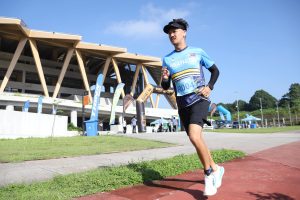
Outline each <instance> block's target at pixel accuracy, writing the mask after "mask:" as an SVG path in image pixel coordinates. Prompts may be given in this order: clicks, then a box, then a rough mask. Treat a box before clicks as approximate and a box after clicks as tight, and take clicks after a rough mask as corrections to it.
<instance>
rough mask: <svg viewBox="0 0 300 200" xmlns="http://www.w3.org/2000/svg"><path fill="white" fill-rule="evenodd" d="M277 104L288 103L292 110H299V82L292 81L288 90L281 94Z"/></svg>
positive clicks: (282, 105)
mask: <svg viewBox="0 0 300 200" xmlns="http://www.w3.org/2000/svg"><path fill="white" fill-rule="evenodd" d="M279 105H280V106H281V107H288V105H290V107H291V109H292V110H293V111H294V112H299V111H300V84H299V83H293V84H291V86H290V88H289V92H288V93H286V94H285V95H283V96H282V98H281V99H280V102H279Z"/></svg>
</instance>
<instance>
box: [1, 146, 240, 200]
mask: <svg viewBox="0 0 300 200" xmlns="http://www.w3.org/2000/svg"><path fill="white" fill-rule="evenodd" d="M212 156H213V158H214V160H215V161H216V162H217V163H222V162H225V161H228V160H232V159H235V158H239V157H243V156H244V153H242V152H240V151H233V150H218V151H213V152H212ZM199 168H202V166H201V165H200V164H199V159H198V157H197V155H196V154H193V155H180V156H175V157H173V158H168V159H163V160H155V161H147V162H141V163H137V164H134V163H132V164H129V165H126V166H119V167H109V168H100V169H97V170H91V171H88V172H84V173H77V174H71V175H66V176H58V177H56V178H54V179H52V180H49V181H45V182H39V183H33V184H30V185H27V184H18V185H10V186H7V187H2V188H0V199H1V200H7V199H15V200H21V199H30V200H35V199H36V200H40V199H47V200H52V199H53V200H63V199H72V198H74V197H80V196H84V195H89V194H94V193H97V192H103V191H110V190H114V189H118V188H121V187H125V186H132V185H136V184H140V183H144V182H148V181H152V180H161V179H163V178H165V177H169V176H174V175H178V174H182V173H184V172H187V171H191V170H195V169H199ZM202 178H203V177H200V176H199V180H201V179H202Z"/></svg>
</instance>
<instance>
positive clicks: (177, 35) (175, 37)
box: [168, 28, 186, 45]
mask: <svg viewBox="0 0 300 200" xmlns="http://www.w3.org/2000/svg"><path fill="white" fill-rule="evenodd" d="M168 34H169V39H170V41H171V43H172V44H173V45H177V44H180V43H182V42H184V41H185V35H186V31H185V30H183V29H180V28H177V29H175V28H172V29H170V30H169V33H168Z"/></svg>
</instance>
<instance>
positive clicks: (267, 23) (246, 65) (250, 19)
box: [0, 0, 300, 107]
mask: <svg viewBox="0 0 300 200" xmlns="http://www.w3.org/2000/svg"><path fill="white" fill-rule="evenodd" d="M0 16H4V17H13V18H19V19H22V20H23V21H24V22H25V24H26V25H27V26H28V28H30V29H36V30H43V31H54V32H61V33H68V34H75V35H81V36H82V40H83V41H84V42H91V43H99V44H106V45H110V46H117V47H125V48H127V51H128V52H130V53H138V54H142V55H149V56H156V57H161V58H162V57H163V56H165V55H166V54H168V53H169V52H171V51H172V50H173V49H174V48H173V46H172V45H171V43H170V42H169V39H168V37H167V35H166V34H165V33H164V32H163V31H162V29H163V27H164V25H165V24H167V23H168V22H169V21H171V20H172V19H174V18H184V19H186V20H187V21H188V23H189V25H190V27H189V29H188V32H187V44H188V45H189V46H193V47H199V48H202V49H203V50H204V51H205V52H206V53H207V54H208V55H209V56H210V57H211V58H212V60H214V61H215V64H216V65H217V66H218V68H219V70H220V77H219V79H218V81H217V83H216V85H215V89H214V90H213V92H212V95H211V99H212V102H215V103H219V102H222V103H233V102H234V101H235V100H237V99H239V100H244V101H246V102H249V100H250V98H251V96H253V95H254V93H255V91H257V90H261V89H262V90H265V91H266V92H268V93H269V94H271V95H272V96H274V97H275V98H276V99H280V98H281V97H282V96H283V95H284V94H286V93H287V92H288V91H289V87H290V85H291V84H292V83H300V62H299V58H300V1H298V0H226V1H224V0H223V1H222V0H192V1H189V0H186V1H182V0H173V1H170V0H165V1H161V0H152V1H148V0H127V1H124V0H123V1H122V0H110V1H104V0H103V1H100V0H84V1H74V0H44V1H39V0H26V1H23V0H9V1H8V0H4V1H1V3H0ZM205 75H206V80H207V81H208V80H209V77H210V76H209V75H210V73H209V72H208V71H207V70H206V73H205ZM165 104H166V102H165V101H164V100H163V101H162V106H163V107H168V106H167V105H165ZM160 105H161V104H160Z"/></svg>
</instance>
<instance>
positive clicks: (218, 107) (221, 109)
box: [208, 103, 231, 124]
mask: <svg viewBox="0 0 300 200" xmlns="http://www.w3.org/2000/svg"><path fill="white" fill-rule="evenodd" d="M208 111H209V112H211V116H212V115H213V114H214V112H216V111H218V112H219V114H220V117H221V120H223V121H225V123H227V124H228V123H231V113H230V112H229V110H227V109H226V108H224V107H223V106H222V105H216V104H215V103H213V104H211V105H210V106H209V108H208ZM224 116H225V117H226V120H225V117H224Z"/></svg>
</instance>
